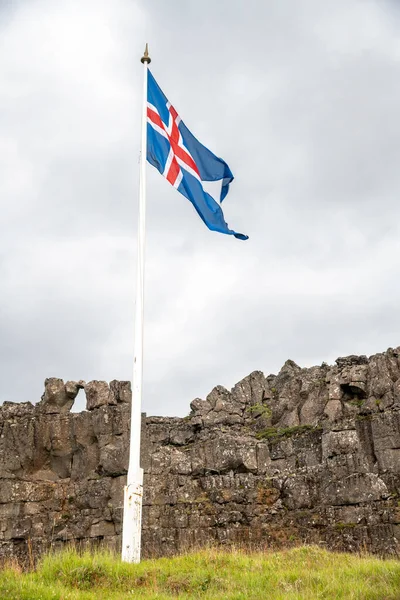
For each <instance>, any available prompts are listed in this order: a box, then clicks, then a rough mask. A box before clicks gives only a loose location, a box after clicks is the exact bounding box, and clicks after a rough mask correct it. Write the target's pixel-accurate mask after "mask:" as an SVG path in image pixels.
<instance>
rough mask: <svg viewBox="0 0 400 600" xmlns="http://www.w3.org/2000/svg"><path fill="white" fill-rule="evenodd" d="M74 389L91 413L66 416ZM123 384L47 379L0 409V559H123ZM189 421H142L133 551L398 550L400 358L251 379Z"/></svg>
mask: <svg viewBox="0 0 400 600" xmlns="http://www.w3.org/2000/svg"><path fill="white" fill-rule="evenodd" d="M80 389H83V390H84V393H85V394H86V399H87V410H86V411H83V412H81V413H71V412H70V410H71V407H72V405H73V402H74V400H75V398H76V396H77V394H78V392H79V390H80ZM130 402H131V392H130V384H129V382H123V381H112V382H111V383H110V384H108V383H107V382H104V381H92V382H88V383H86V382H84V381H79V382H74V381H68V382H66V383H64V382H63V380H62V379H56V378H50V379H47V380H46V382H45V392H44V394H43V396H42V400H41V401H40V402H39V403H37V404H36V405H33V404H31V403H30V402H26V403H21V404H13V403H9V402H4V404H3V405H2V406H1V407H0V557H7V558H10V557H11V556H16V557H18V558H19V559H21V560H27V555H28V541H29V545H30V546H31V548H32V551H33V553H34V555H35V556H36V557H38V556H40V554H41V553H42V552H43V551H45V550H47V549H48V548H49V547H55V548H59V547H62V546H63V545H64V544H65V543H68V542H71V541H75V542H76V543H77V544H79V545H82V546H91V545H97V544H104V545H107V546H108V547H111V548H114V549H117V550H119V547H120V543H121V520H122V498H123V487H124V484H125V479H126V472H127V466H128V464H127V461H128V442H129V421H130ZM190 408H191V412H190V414H189V415H188V416H187V417H184V418H167V417H146V416H145V415H143V419H142V440H141V455H142V467H143V468H144V472H145V476H144V499H143V554H144V555H145V556H154V555H165V554H172V553H176V552H178V551H182V550H185V549H186V548H188V547H191V546H198V545H199V544H200V545H201V544H209V543H219V544H230V543H235V544H241V545H243V544H244V545H252V546H261V547H272V546H274V547H279V546H288V545H292V544H298V543H302V542H307V543H318V544H323V545H325V546H326V547H328V548H331V549H336V550H350V551H356V550H360V549H368V550H370V551H372V552H376V553H379V554H384V555H389V554H396V553H398V545H399V540H400V348H396V349H389V350H387V352H384V353H381V354H377V355H374V356H371V357H370V358H367V357H366V356H348V357H342V358H339V359H337V361H336V364H335V365H334V366H328V365H326V364H324V363H323V364H322V365H321V366H319V367H311V368H307V369H302V368H300V367H299V366H298V365H296V364H295V363H294V362H293V361H290V360H289V361H287V362H286V363H285V365H284V366H283V367H282V369H281V371H280V372H279V373H278V374H277V375H268V376H267V377H266V376H265V375H264V374H263V373H261V372H260V371H256V372H254V373H252V374H250V375H249V376H248V377H246V378H245V379H243V380H242V381H240V382H239V383H237V384H236V385H235V386H234V387H233V388H232V390H227V389H225V388H223V387H222V386H217V387H215V388H214V389H213V390H212V391H211V392H210V394H209V395H208V396H207V398H205V399H199V398H196V399H195V400H193V401H192V403H191V404H190Z"/></svg>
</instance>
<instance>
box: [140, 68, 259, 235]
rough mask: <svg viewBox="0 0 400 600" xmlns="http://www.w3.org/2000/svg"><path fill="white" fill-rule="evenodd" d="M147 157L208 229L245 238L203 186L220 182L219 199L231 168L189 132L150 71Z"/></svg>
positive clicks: (222, 194) (231, 177)
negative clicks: (227, 221)
mask: <svg viewBox="0 0 400 600" xmlns="http://www.w3.org/2000/svg"><path fill="white" fill-rule="evenodd" d="M147 160H148V161H149V163H150V164H152V165H153V167H156V169H158V170H159V171H160V173H161V174H162V175H163V176H164V177H165V178H166V179H167V180H168V181H169V182H170V184H171V185H173V186H174V187H175V188H176V189H177V190H178V192H180V193H181V194H183V195H184V196H185V197H186V198H187V199H188V200H190V202H191V203H192V204H193V206H194V208H195V209H196V211H197V212H198V214H199V216H200V218H201V219H202V220H203V221H204V223H205V224H206V225H207V227H208V228H209V229H212V230H213V231H219V232H220V233H227V234H230V235H234V236H235V237H236V238H238V239H240V240H247V239H248V236H247V235H243V234H242V233H236V231H233V230H232V229H229V227H228V225H227V223H226V222H225V219H224V215H223V212H222V209H221V206H220V204H219V203H218V202H217V201H216V200H214V198H213V197H212V196H211V195H210V194H209V193H207V192H206V190H205V189H204V186H203V182H205V181H222V187H221V195H220V202H222V200H223V199H224V198H225V196H226V195H227V193H228V190H229V184H230V183H231V181H232V180H233V175H232V172H231V170H230V168H229V167H228V165H227V164H226V162H224V161H223V160H222V159H221V158H218V157H217V156H215V154H213V153H212V152H210V150H208V149H207V148H206V147H205V146H203V144H200V142H199V141H198V140H197V139H196V138H195V137H194V135H193V134H192V133H191V132H190V131H189V129H188V128H187V127H186V125H185V124H184V123H183V121H182V120H181V118H180V117H179V115H178V113H177V112H176V110H175V109H174V107H173V106H172V105H171V104H170V102H168V100H167V98H166V97H165V95H164V94H163V92H162V90H161V89H160V88H159V86H158V84H157V82H156V80H155V79H154V77H153V75H152V74H151V71H148V84H147Z"/></svg>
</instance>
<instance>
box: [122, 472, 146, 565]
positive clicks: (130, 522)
mask: <svg viewBox="0 0 400 600" xmlns="http://www.w3.org/2000/svg"><path fill="white" fill-rule="evenodd" d="M142 500H143V469H140V471H139V473H138V477H137V480H136V481H133V482H131V483H129V484H128V485H126V486H125V488H124V518H123V523H122V560H123V561H124V562H128V563H139V562H140V549H141V533H142Z"/></svg>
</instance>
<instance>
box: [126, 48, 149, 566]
mask: <svg viewBox="0 0 400 600" xmlns="http://www.w3.org/2000/svg"><path fill="white" fill-rule="evenodd" d="M141 61H142V63H143V67H144V73H143V106H142V144H141V152H140V177H139V220H138V250H137V252H138V254H137V285H136V305H135V332H134V355H133V381H132V406H131V435H130V447H129V466H128V477H127V482H126V486H125V488H124V516H123V523H122V560H123V561H125V562H130V563H138V562H140V548H141V533H142V531H141V530H142V499H143V469H141V468H140V430H141V423H142V385H143V308H144V251H145V219H146V157H147V68H148V65H149V63H150V57H149V52H148V45H147V44H146V49H145V51H144V55H143V57H142V58H141Z"/></svg>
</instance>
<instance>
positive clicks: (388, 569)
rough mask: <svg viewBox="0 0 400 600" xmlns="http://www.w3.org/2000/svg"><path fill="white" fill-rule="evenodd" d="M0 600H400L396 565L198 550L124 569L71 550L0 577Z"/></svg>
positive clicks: (313, 554)
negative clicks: (29, 571) (28, 569)
mask: <svg viewBox="0 0 400 600" xmlns="http://www.w3.org/2000/svg"><path fill="white" fill-rule="evenodd" d="M0 598H1V600H39V599H40V600H105V599H107V600H108V599H109V600H117V599H118V600H122V599H124V600H125V599H129V598H138V599H140V598H142V599H146V600H150V599H152V600H164V599H170V598H179V599H181V600H189V599H195V598H196V599H200V598H204V599H207V600H208V599H209V600H211V599H214V598H223V599H226V600H256V599H257V600H260V599H264V598H271V599H273V600H294V599H296V600H300V599H306V598H307V599H310V600H317V599H319V598H332V599H335V600H340V599H343V600H354V599H356V598H357V599H359V600H378V599H379V600H392V599H393V600H395V599H396V600H398V599H400V562H399V561H395V560H385V561H384V560H379V559H376V558H372V557H365V558H361V557H358V556H355V555H348V554H333V553H329V552H327V551H325V550H321V549H318V548H315V547H303V548H297V549H292V550H287V551H283V552H268V553H252V554H249V553H245V552H240V551H233V552H222V551H218V550H205V551H201V552H196V553H191V554H187V555H183V556H178V557H175V558H172V559H159V560H153V561H144V562H142V563H141V564H140V565H127V564H124V563H121V562H120V561H119V560H118V559H116V558H114V557H112V556H111V555H109V554H105V553H101V554H89V553H86V554H84V555H81V556H78V555H77V554H76V553H75V552H74V551H73V550H70V551H67V552H64V553H63V554H60V555H53V556H48V557H46V558H45V559H44V560H43V561H42V562H41V563H40V565H39V567H38V569H37V571H36V572H35V573H32V574H22V573H20V572H19V570H18V569H16V568H11V567H10V568H8V569H5V570H3V571H1V572H0Z"/></svg>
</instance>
